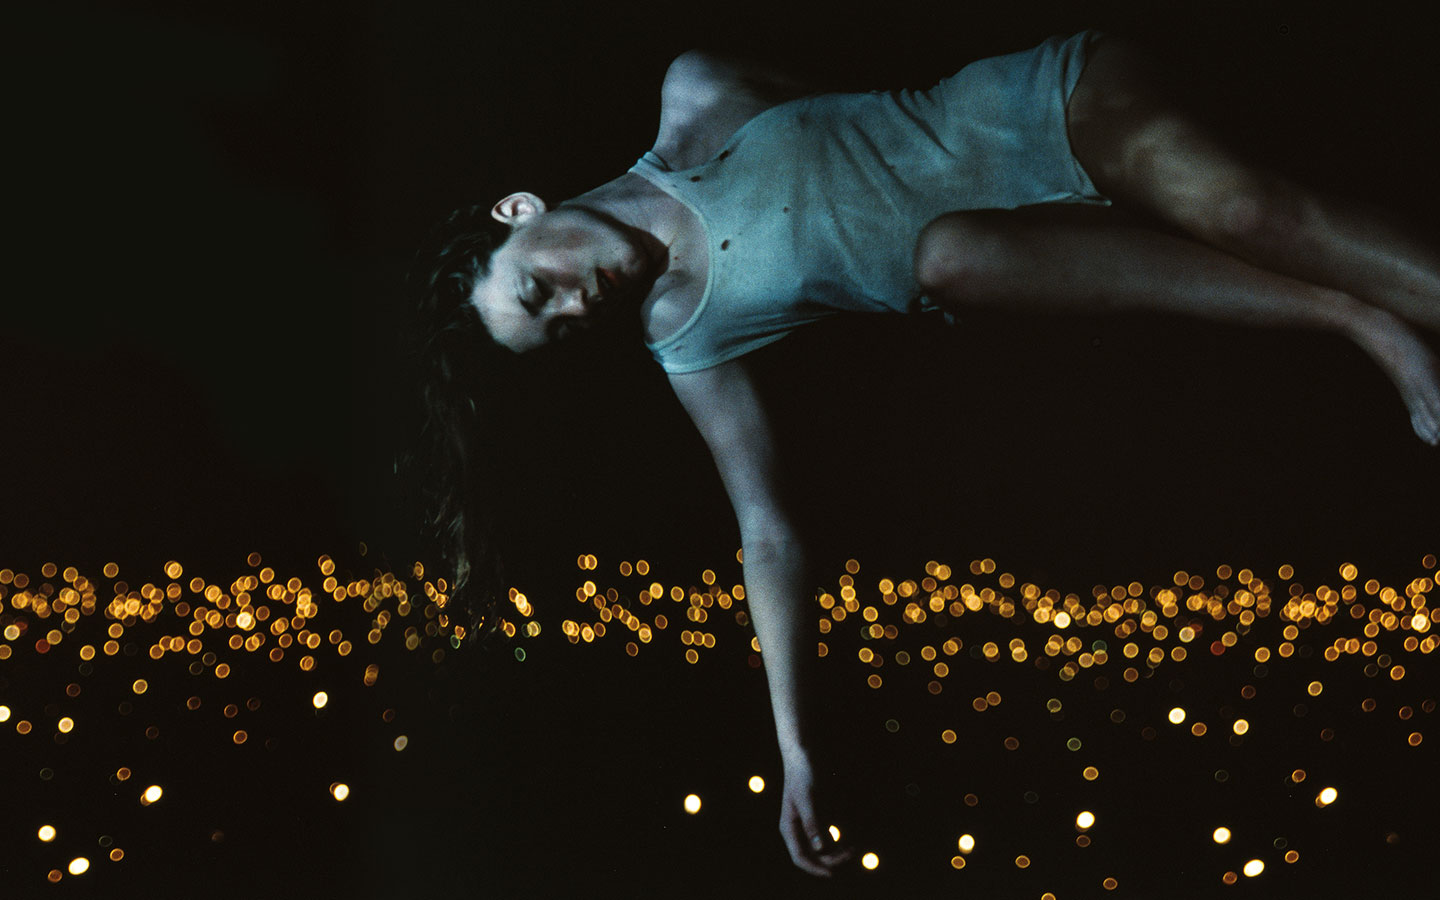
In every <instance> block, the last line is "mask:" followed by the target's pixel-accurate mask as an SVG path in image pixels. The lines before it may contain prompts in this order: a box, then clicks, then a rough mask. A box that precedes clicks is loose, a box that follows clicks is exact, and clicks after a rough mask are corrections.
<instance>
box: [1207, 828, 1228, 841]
mask: <svg viewBox="0 0 1440 900" xmlns="http://www.w3.org/2000/svg"><path fill="white" fill-rule="evenodd" d="M1210 836H1211V837H1212V838H1214V839H1215V843H1217V844H1228V843H1230V829H1228V828H1226V827H1225V826H1224V825H1221V826H1220V827H1219V828H1217V829H1215V833H1214V834H1212V835H1210Z"/></svg>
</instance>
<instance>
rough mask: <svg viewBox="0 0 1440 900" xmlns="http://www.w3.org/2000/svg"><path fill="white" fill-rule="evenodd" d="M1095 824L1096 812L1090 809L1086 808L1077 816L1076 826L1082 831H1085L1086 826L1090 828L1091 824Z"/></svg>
mask: <svg viewBox="0 0 1440 900" xmlns="http://www.w3.org/2000/svg"><path fill="white" fill-rule="evenodd" d="M1094 824H1095V814H1094V813H1092V812H1090V811H1089V810H1086V811H1084V812H1082V813H1080V815H1078V816H1076V817H1075V827H1076V828H1079V829H1080V830H1081V831H1084V830H1085V829H1086V828H1089V827H1090V826H1091V825H1094Z"/></svg>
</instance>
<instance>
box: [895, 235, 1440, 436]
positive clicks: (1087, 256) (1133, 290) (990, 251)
mask: <svg viewBox="0 0 1440 900" xmlns="http://www.w3.org/2000/svg"><path fill="white" fill-rule="evenodd" d="M915 274H916V278H917V279H918V281H919V282H920V285H921V287H922V288H923V289H924V290H925V292H926V294H927V295H928V296H929V297H931V299H933V300H934V301H935V302H936V303H939V304H941V305H942V306H946V307H949V308H951V309H955V308H958V307H963V306H965V305H972V304H973V305H1004V306H1006V307H1007V308H1011V309H1029V310H1051V311H1061V312H1099V311H1106V310H1157V311H1168V312H1176V313H1185V314H1190V315H1195V316H1200V317H1203V318H1209V319H1214V320H1218V321H1226V322H1238V323H1244V324H1251V325H1263V326H1277V327H1308V328H1319V329H1324V330H1327V331H1332V332H1336V333H1339V334H1341V335H1344V336H1345V337H1347V338H1350V339H1351V340H1353V341H1354V342H1355V343H1356V344H1358V345H1359V346H1360V347H1361V349H1363V350H1365V352H1366V353H1368V354H1369V355H1370V356H1371V358H1373V359H1374V360H1375V361H1376V362H1377V363H1379V364H1380V366H1381V367H1382V368H1383V369H1384V370H1385V372H1386V374H1387V375H1389V376H1390V379H1391V381H1393V382H1394V384H1395V386H1396V388H1397V389H1399V391H1400V396H1401V398H1402V399H1403V400H1404V402H1405V405H1406V406H1407V407H1408V409H1409V411H1410V421H1411V425H1412V426H1413V427H1414V429H1415V433H1416V434H1418V435H1419V436H1420V438H1421V439H1422V440H1424V441H1426V442H1428V443H1431V444H1435V443H1437V442H1440V363H1437V360H1436V358H1435V356H1434V355H1433V354H1432V353H1431V352H1430V351H1429V349H1428V348H1427V347H1426V346H1425V343H1424V342H1423V341H1421V340H1420V339H1419V337H1417V336H1416V335H1415V333H1414V332H1413V331H1412V330H1411V329H1410V328H1409V327H1408V326H1406V325H1405V324H1404V323H1403V322H1402V321H1400V320H1399V319H1398V318H1397V317H1395V316H1394V315H1392V314H1391V313H1389V312H1386V311H1385V310H1383V309H1380V308H1379V307H1376V306H1371V305H1369V304H1367V303H1363V302H1361V301H1359V300H1357V299H1355V298H1354V297H1352V296H1351V295H1349V294H1347V293H1345V292H1344V291H1340V290H1337V289H1335V288H1329V287H1322V286H1320V285H1316V284H1312V283H1309V282H1306V281H1301V280H1299V279H1296V278H1291V277H1290V276H1287V275H1280V274H1277V273H1275V272H1272V271H1269V270H1266V269H1262V268H1260V267H1258V266H1255V265H1252V264H1250V263H1248V262H1245V261H1244V260H1242V259H1239V258H1237V257H1235V256H1231V255H1230V254H1228V253H1225V252H1223V251H1220V250H1216V249H1214V248H1211V247H1207V246H1205V245H1204V244H1201V243H1198V242H1196V241H1192V240H1189V239H1186V238H1182V237H1174V236H1171V235H1167V234H1162V233H1160V232H1158V231H1154V230H1152V229H1148V228H1143V227H1139V226H1136V225H1133V224H1130V223H1129V222H1128V221H1127V220H1126V219H1125V218H1124V217H1123V216H1122V215H1119V214H1118V213H1117V211H1115V210H1107V209H1096V208H1062V207H1032V208H1029V209H1024V210H1014V211H979V212H962V213H951V214H949V215H945V216H942V217H940V218H939V219H936V220H935V221H934V222H931V223H930V224H929V225H928V226H926V228H925V230H924V232H923V233H922V234H921V236H920V241H919V243H918V245H917V247H916V253H915Z"/></svg>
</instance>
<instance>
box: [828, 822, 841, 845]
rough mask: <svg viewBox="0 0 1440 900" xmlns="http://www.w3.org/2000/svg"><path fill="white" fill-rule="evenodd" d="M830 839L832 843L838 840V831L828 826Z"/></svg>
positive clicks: (832, 826)
mask: <svg viewBox="0 0 1440 900" xmlns="http://www.w3.org/2000/svg"><path fill="white" fill-rule="evenodd" d="M830 839H831V840H832V841H838V840H840V829H838V828H836V827H835V826H834V825H831V826H830Z"/></svg>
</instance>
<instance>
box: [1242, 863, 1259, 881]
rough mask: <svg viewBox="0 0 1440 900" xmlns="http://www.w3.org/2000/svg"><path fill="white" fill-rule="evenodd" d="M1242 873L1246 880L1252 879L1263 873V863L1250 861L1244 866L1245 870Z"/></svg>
mask: <svg viewBox="0 0 1440 900" xmlns="http://www.w3.org/2000/svg"><path fill="white" fill-rule="evenodd" d="M1242 871H1243V872H1244V873H1245V877H1246V878H1254V877H1255V876H1256V875H1259V874H1260V873H1261V872H1263V871H1265V863H1264V861H1263V860H1258V859H1252V860H1250V861H1249V862H1247V863H1246V864H1245V868H1244V869H1243V870H1242Z"/></svg>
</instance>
